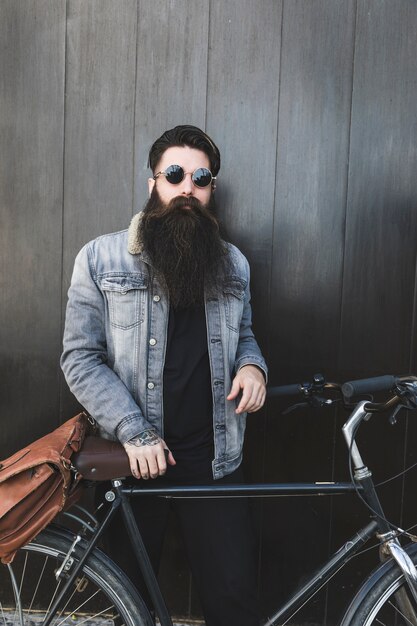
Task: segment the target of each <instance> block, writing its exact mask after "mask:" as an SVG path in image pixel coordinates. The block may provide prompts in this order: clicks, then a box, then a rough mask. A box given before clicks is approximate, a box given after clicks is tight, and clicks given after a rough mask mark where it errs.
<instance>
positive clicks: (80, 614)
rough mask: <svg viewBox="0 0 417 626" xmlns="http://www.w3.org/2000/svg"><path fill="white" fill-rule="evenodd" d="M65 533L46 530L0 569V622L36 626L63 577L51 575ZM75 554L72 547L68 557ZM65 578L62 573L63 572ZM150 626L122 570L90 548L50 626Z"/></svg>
mask: <svg viewBox="0 0 417 626" xmlns="http://www.w3.org/2000/svg"><path fill="white" fill-rule="evenodd" d="M70 546H71V536H70V535H69V533H67V532H66V531H64V530H60V529H57V528H55V529H52V528H48V529H46V530H45V531H43V532H42V533H40V534H39V535H38V537H36V539H34V540H33V541H32V542H31V543H29V544H28V545H27V546H25V547H24V548H22V549H21V550H19V552H18V553H17V555H16V557H15V559H14V561H13V563H11V564H10V565H7V566H6V565H2V566H1V567H0V626H38V625H39V626H40V625H41V624H42V622H43V620H44V619H45V614H46V613H47V611H48V608H49V607H50V606H51V604H52V602H53V600H54V598H55V597H56V595H57V593H58V591H59V590H60V588H61V587H62V586H63V584H64V581H65V577H64V579H62V578H59V579H58V580H57V579H56V576H55V574H56V572H57V570H58V569H59V567H60V566H61V564H62V562H63V560H64V558H65V556H66V554H67V552H68V550H69V548H70ZM73 556H74V558H75V559H76V558H77V551H76V552H75V554H74V555H73ZM64 576H65V575H64ZM92 623H94V626H112V625H117V626H122V625H123V624H125V625H126V626H152V624H153V621H152V620H151V617H150V615H149V612H148V610H147V608H146V606H145V604H144V602H143V600H142V598H141V597H140V596H139V595H138V593H137V592H136V590H135V588H134V587H133V586H132V584H131V583H130V581H129V579H128V578H127V577H126V576H125V575H124V574H123V572H122V571H121V570H120V569H119V568H118V567H117V566H116V565H115V564H114V563H113V562H112V561H111V560H110V559H109V558H108V557H107V556H106V555H105V554H104V553H102V552H101V551H100V550H94V551H93V552H92V554H91V555H90V557H89V558H88V559H87V561H86V563H85V564H84V567H83V569H82V571H81V572H80V573H79V575H78V577H77V578H76V580H75V582H74V585H73V587H72V589H70V590H69V592H68V593H67V594H66V597H65V598H64V599H63V601H62V606H61V607H59V610H58V611H57V613H56V615H54V619H53V621H52V625H53V626H68V625H69V624H71V626H81V624H85V625H86V626H90V625H91V624H92Z"/></svg>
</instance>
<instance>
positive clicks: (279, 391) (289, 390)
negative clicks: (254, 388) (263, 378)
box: [266, 384, 302, 398]
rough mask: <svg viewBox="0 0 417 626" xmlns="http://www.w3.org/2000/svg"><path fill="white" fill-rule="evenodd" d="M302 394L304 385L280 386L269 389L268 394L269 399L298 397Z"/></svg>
mask: <svg viewBox="0 0 417 626" xmlns="http://www.w3.org/2000/svg"><path fill="white" fill-rule="evenodd" d="M300 393H302V385H299V384H296V385H280V386H279V387H268V388H267V390H266V394H267V396H268V398H274V397H279V396H298V395H299V394H300Z"/></svg>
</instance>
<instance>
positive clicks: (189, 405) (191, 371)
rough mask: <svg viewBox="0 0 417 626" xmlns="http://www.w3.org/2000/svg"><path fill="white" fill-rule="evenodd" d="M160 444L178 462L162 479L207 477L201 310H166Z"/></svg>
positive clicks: (209, 410) (207, 403)
mask: <svg viewBox="0 0 417 626" xmlns="http://www.w3.org/2000/svg"><path fill="white" fill-rule="evenodd" d="M164 439H165V442H166V443H167V445H168V447H169V448H170V450H171V451H172V454H173V455H174V458H175V460H176V462H177V465H175V466H168V470H167V474H166V476H167V478H170V479H173V480H187V478H190V480H191V481H194V482H195V481H196V480H198V479H201V480H203V479H204V478H206V477H209V476H211V475H212V469H211V462H212V459H213V456H214V443H213V399H212V391H211V374H210V362H209V356H208V347H207V329H206V316H205V311H204V306H200V307H190V308H186V309H173V308H172V307H171V309H170V312H169V321H168V337H167V349H166V356H165V367H164Z"/></svg>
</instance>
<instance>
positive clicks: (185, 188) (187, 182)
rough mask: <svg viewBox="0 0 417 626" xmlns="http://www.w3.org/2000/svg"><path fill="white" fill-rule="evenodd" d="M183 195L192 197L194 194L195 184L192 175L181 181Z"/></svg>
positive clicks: (186, 175)
mask: <svg viewBox="0 0 417 626" xmlns="http://www.w3.org/2000/svg"><path fill="white" fill-rule="evenodd" d="M181 193H182V194H183V195H185V196H191V195H192V194H193V193H194V184H193V181H192V180H191V174H185V176H184V178H183V180H182V181H181Z"/></svg>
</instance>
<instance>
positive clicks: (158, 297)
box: [153, 296, 161, 302]
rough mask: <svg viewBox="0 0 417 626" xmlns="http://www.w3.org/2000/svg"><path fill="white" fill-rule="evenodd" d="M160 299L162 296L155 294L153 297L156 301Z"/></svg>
mask: <svg viewBox="0 0 417 626" xmlns="http://www.w3.org/2000/svg"><path fill="white" fill-rule="evenodd" d="M160 299H161V296H154V297H153V301H154V302H159V301H160Z"/></svg>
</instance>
